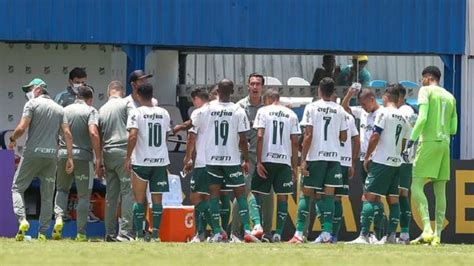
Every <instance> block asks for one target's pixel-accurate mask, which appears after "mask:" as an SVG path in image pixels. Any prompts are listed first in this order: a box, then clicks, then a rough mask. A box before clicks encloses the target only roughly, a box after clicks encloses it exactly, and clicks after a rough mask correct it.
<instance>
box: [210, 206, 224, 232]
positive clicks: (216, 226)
mask: <svg viewBox="0 0 474 266" xmlns="http://www.w3.org/2000/svg"><path fill="white" fill-rule="evenodd" d="M210 204H211V207H210V212H211V218H212V219H211V226H212V231H213V232H214V234H217V233H220V232H221V231H222V227H221V215H220V204H219V198H218V197H213V198H211V202H210Z"/></svg>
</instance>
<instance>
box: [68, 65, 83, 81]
mask: <svg viewBox="0 0 474 266" xmlns="http://www.w3.org/2000/svg"><path fill="white" fill-rule="evenodd" d="M74 78H78V79H81V78H87V73H86V70H85V69H84V68H82V67H75V68H73V69H72V70H71V72H69V79H70V80H73V79H74Z"/></svg>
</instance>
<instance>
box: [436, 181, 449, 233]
mask: <svg viewBox="0 0 474 266" xmlns="http://www.w3.org/2000/svg"><path fill="white" fill-rule="evenodd" d="M433 190H434V194H435V197H436V206H435V212H436V217H435V218H436V220H435V235H436V236H437V237H440V238H441V232H442V231H443V225H444V219H445V214H446V181H436V182H433Z"/></svg>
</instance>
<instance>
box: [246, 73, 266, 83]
mask: <svg viewBox="0 0 474 266" xmlns="http://www.w3.org/2000/svg"><path fill="white" fill-rule="evenodd" d="M254 77H255V78H260V80H261V81H262V85H265V78H264V77H263V75H262V74H259V73H252V74H250V75H249V79H248V81H247V82H250V78H254Z"/></svg>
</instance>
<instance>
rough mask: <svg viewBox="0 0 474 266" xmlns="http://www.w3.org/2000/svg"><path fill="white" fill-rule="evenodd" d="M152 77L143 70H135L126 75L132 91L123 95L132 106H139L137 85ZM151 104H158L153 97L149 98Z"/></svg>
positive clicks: (143, 83)
mask: <svg viewBox="0 0 474 266" xmlns="http://www.w3.org/2000/svg"><path fill="white" fill-rule="evenodd" d="M151 77H153V75H152V74H146V73H145V72H143V70H135V71H133V72H132V73H130V75H129V76H128V80H129V82H130V86H131V87H132V93H130V95H128V96H127V97H125V99H126V100H127V101H128V102H129V103H130V104H131V105H132V107H133V108H138V107H140V106H141V104H140V101H139V99H138V87H139V86H141V85H145V84H147V83H148V79H149V78H151ZM151 102H152V104H153V106H158V100H157V99H155V98H152V99H151Z"/></svg>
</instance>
